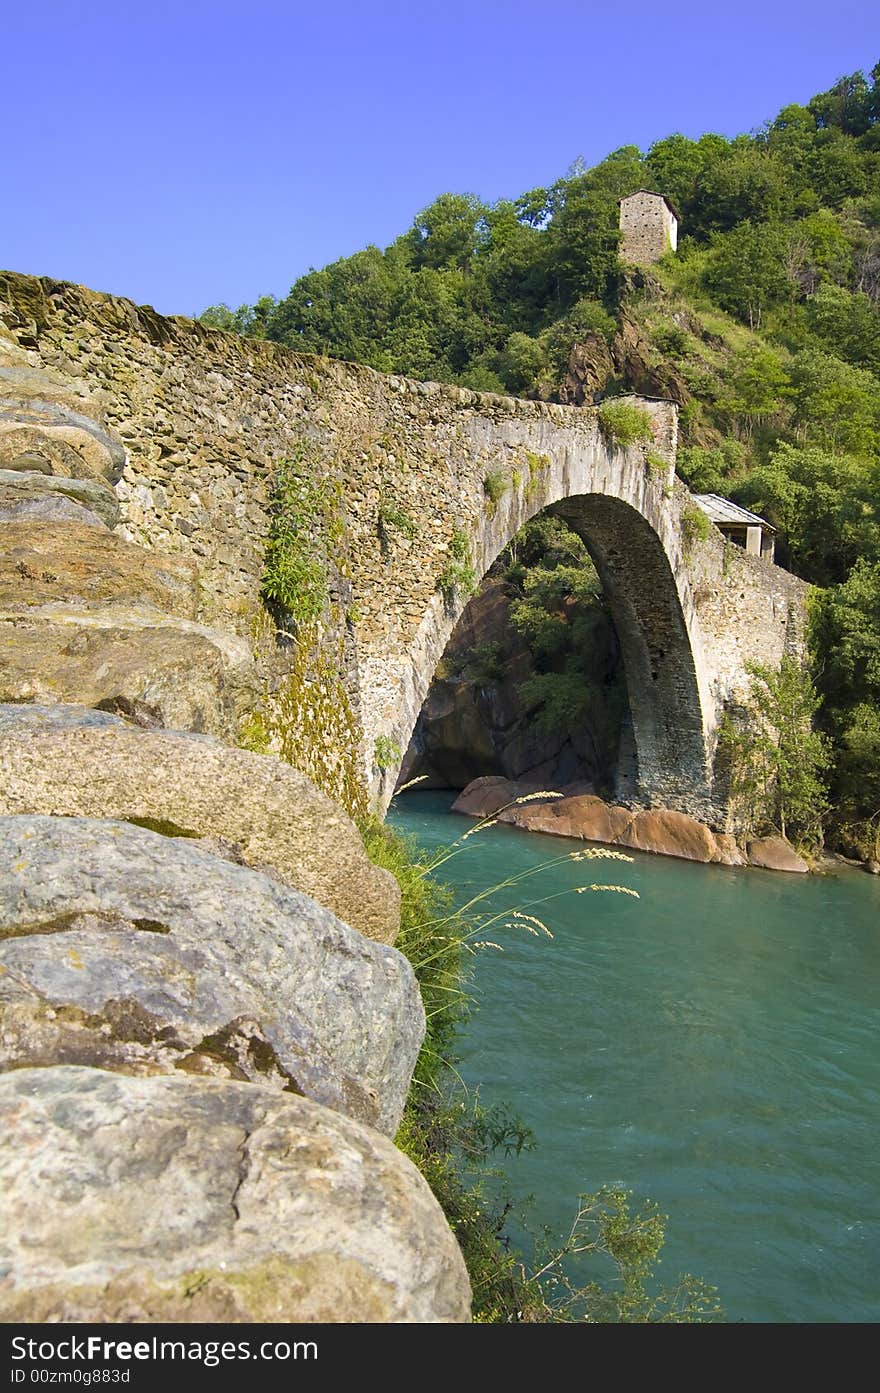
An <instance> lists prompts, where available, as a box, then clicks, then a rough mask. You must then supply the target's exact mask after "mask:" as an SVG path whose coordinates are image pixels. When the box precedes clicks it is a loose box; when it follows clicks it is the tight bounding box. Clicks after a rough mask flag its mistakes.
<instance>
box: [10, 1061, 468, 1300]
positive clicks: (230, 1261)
mask: <svg viewBox="0 0 880 1393" xmlns="http://www.w3.org/2000/svg"><path fill="white" fill-rule="evenodd" d="M0 1213H2V1221H0V1233H2V1237H0V1261H2V1266H3V1270H4V1280H3V1283H2V1285H0V1319H2V1320H4V1321H6V1322H21V1321H26V1322H30V1321H53V1322H68V1321H108V1322H113V1323H129V1322H132V1321H179V1322H182V1321H210V1322H217V1323H222V1324H226V1323H234V1322H243V1321H258V1322H265V1321H285V1322H286V1321H294V1322H296V1321H354V1322H363V1321H382V1322H404V1321H407V1322H408V1321H465V1320H467V1319H468V1317H469V1310H470V1288H469V1284H468V1278H467V1273H466V1271H465V1267H464V1263H463V1261H462V1258H461V1254H460V1253H459V1250H458V1246H457V1244H456V1242H455V1239H454V1238H453V1236H452V1233H451V1232H450V1229H449V1227H448V1225H447V1223H446V1220H445V1218H444V1216H443V1213H442V1210H441V1209H440V1206H439V1205H438V1203H437V1201H436V1200H435V1199H434V1196H433V1195H432V1194H431V1191H430V1190H429V1188H428V1186H427V1184H426V1183H425V1181H424V1180H423V1179H422V1177H421V1176H420V1175H419V1173H418V1171H417V1170H416V1169H415V1167H414V1166H413V1165H412V1164H411V1162H410V1161H408V1160H407V1159H406V1157H405V1156H403V1155H402V1154H401V1153H400V1152H399V1151H397V1149H396V1148H395V1147H394V1146H393V1144H392V1143H391V1142H390V1141H388V1140H387V1139H386V1138H385V1137H380V1136H379V1135H378V1134H377V1133H375V1132H372V1131H370V1130H369V1128H366V1127H364V1126H362V1125H361V1124H359V1123H356V1122H353V1121H352V1120H351V1119H350V1118H347V1117H342V1116H341V1115H340V1114H339V1113H334V1112H331V1111H329V1110H328V1109H327V1108H323V1107H321V1106H320V1105H319V1104H316V1103H313V1102H311V1101H309V1100H308V1099H305V1098H294V1097H289V1096H287V1095H283V1094H282V1095H279V1094H273V1093H270V1092H268V1091H267V1090H265V1089H262V1088H255V1087H253V1086H252V1085H248V1084H239V1083H215V1082H209V1081H206V1080H195V1079H193V1080H185V1079H181V1078H152V1079H133V1078H124V1077H122V1076H120V1075H116V1074H107V1073H103V1072H102V1071H100V1070H94V1069H78V1068H72V1069H70V1068H68V1069H25V1070H19V1071H17V1072H16V1073H14V1074H7V1075H6V1076H5V1077H4V1078H2V1079H0Z"/></svg>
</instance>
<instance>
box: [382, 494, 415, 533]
mask: <svg viewBox="0 0 880 1393" xmlns="http://www.w3.org/2000/svg"><path fill="white" fill-rule="evenodd" d="M391 529H394V530H395V531H397V532H399V533H400V534H401V535H402V536H403V537H406V538H407V540H408V541H412V539H413V538H414V537H415V535H416V533H417V532H418V528H417V527H416V524H415V522H414V521H413V519H412V518H411V517H410V515H409V513H408V512H407V511H406V509H405V508H401V506H400V504H399V503H395V502H394V500H393V499H392V498H383V499H382V501H381V503H380V504H379V535H380V536H381V537H382V538H383V539H384V540H387V539H388V535H389V530H391Z"/></svg>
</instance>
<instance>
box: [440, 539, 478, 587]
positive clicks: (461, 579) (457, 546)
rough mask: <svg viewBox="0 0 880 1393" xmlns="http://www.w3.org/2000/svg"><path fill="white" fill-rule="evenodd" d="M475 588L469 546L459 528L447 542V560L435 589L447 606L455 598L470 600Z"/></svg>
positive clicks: (475, 579) (475, 576) (474, 574)
mask: <svg viewBox="0 0 880 1393" xmlns="http://www.w3.org/2000/svg"><path fill="white" fill-rule="evenodd" d="M476 588H477V573H476V571H475V569H474V563H473V558H472V556H471V544H470V542H469V541H468V538H467V533H466V532H462V531H461V529H460V528H456V530H455V531H454V532H453V534H452V538H451V540H450V542H449V560H448V561H447V563H446V565H445V566H444V567H443V570H442V571H441V572H440V574H439V576H438V577H437V589H438V590H439V591H440V593H441V594H442V596H443V598H444V600H445V601H446V603H447V604H448V605H451V604H452V603H453V601H454V600H455V598H456V596H458V597H459V598H460V599H463V600H467V599H470V597H471V595H473V593H474V591H475V590H476Z"/></svg>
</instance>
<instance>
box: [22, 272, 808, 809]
mask: <svg viewBox="0 0 880 1393" xmlns="http://www.w3.org/2000/svg"><path fill="white" fill-rule="evenodd" d="M0 325H2V326H5V333H6V335H7V337H9V338H10V339H12V340H14V341H15V343H16V344H17V345H18V346H19V347H20V348H23V349H25V350H26V351H27V353H28V355H29V358H30V360H31V362H32V363H33V364H34V366H35V367H37V366H38V367H41V368H45V369H48V370H49V371H50V372H52V373H54V374H56V375H57V376H58V378H59V379H60V380H63V381H64V382H65V383H68V384H70V385H71V386H72V387H73V389H74V390H75V391H82V392H83V393H87V394H88V396H89V398H90V400H91V401H92V403H93V404H94V405H95V406H97V407H98V408H99V409H100V411H101V413H102V414H103V417H104V419H105V420H106V422H107V424H108V426H109V427H110V429H111V430H112V431H113V432H114V433H115V434H116V436H117V437H118V438H119V439H120V440H121V441H122V442H123V443H124V445H125V449H126V465H125V469H124V471H123V474H122V477H121V479H120V480H119V482H118V484H117V485H116V492H117V495H118V498H119V502H120V507H121V518H122V521H121V524H120V526H121V529H122V531H123V533H124V535H125V536H127V537H128V538H129V539H130V540H132V541H134V542H137V543H138V544H139V545H141V546H143V547H145V548H147V549H149V550H151V551H154V552H157V553H160V554H168V555H172V556H184V557H188V558H190V559H193V560H195V562H196V563H197V565H198V569H199V575H200V592H199V593H200V599H199V604H200V611H201V612H200V614H199V616H198V617H199V619H200V620H201V621H203V622H204V623H206V624H213V625H215V626H218V627H223V626H225V627H226V628H229V629H231V630H234V631H235V632H236V633H237V634H238V635H239V636H241V637H242V638H245V639H246V640H247V641H248V642H250V643H251V644H252V645H253V649H254V657H255V663H256V666H257V669H258V671H259V672H260V674H261V680H262V682H263V685H264V689H265V691H266V692H267V694H268V696H269V698H270V699H271V698H273V697H274V696H277V694H278V693H279V691H281V690H282V689H283V685H284V682H285V680H286V673H287V670H288V669H292V668H293V667H294V666H295V658H294V656H293V654H292V653H291V651H290V649H289V647H288V648H285V646H284V645H283V644H282V645H281V647H280V648H279V646H278V645H277V644H276V643H275V642H274V641H271V642H270V641H269V640H268V639H267V636H266V629H265V622H264V621H265V616H264V611H263V609H262V606H261V604H260V598H259V592H260V584H261V577H262V573H263V564H264V555H265V548H266V541H267V536H268V531H269V516H270V513H269V509H270V503H271V480H272V474H273V469H274V467H275V465H276V464H277V462H278V461H279V460H280V459H283V458H285V457H287V456H289V455H291V454H292V453H294V452H296V450H297V449H299V448H302V447H303V445H305V447H306V448H307V450H308V452H309V456H308V457H309V459H310V461H311V467H313V468H314V470H315V471H316V472H318V473H322V474H325V475H326V476H327V477H329V478H331V479H332V480H334V481H335V482H336V484H337V486H338V495H339V510H340V514H341V520H342V522H343V523H344V533H343V536H342V537H341V539H340V540H339V542H338V543H337V544H336V548H335V553H334V566H333V572H332V574H331V577H330V596H331V600H332V603H331V604H330V605H328V608H327V610H326V612H325V615H324V617H323V622H322V625H321V626H320V633H319V639H320V641H321V642H322V643H323V645H324V647H325V648H326V649H327V651H332V652H333V654H334V661H335V662H336V663H337V665H338V668H339V671H340V674H341V681H342V683H343V685H344V690H345V695H346V699H347V700H348V702H349V703H350V706H351V710H352V712H353V718H354V725H353V729H354V730H355V732H356V735H355V739H356V743H357V750H356V752H355V754H356V760H357V764H358V769H359V774H360V778H361V779H362V781H363V783H364V784H365V785H366V786H367V787H368V788H369V791H370V794H371V796H372V798H373V800H374V801H375V802H376V803H378V804H379V805H380V806H383V805H384V804H385V802H387V798H388V796H389V795H390V791H391V788H392V786H393V780H394V776H395V772H396V770H395V768H394V759H393V758H391V759H390V760H389V758H388V756H387V754H386V756H385V758H384V759H381V760H380V759H377V756H376V742H377V740H379V738H380V737H384V742H385V749H386V751H388V750H392V751H393V750H394V749H397V750H399V751H401V752H402V750H403V749H405V747H406V743H407V740H408V738H409V732H410V730H411V729H412V725H413V723H414V721H415V719H416V716H417V715H418V711H419V708H420V706H421V702H422V700H423V699H424V695H425V693H426V691H427V687H428V685H429V683H430V680H431V677H432V675H433V671H434V668H435V666H436V663H437V661H438V659H439V658H440V656H441V654H442V651H443V648H444V647H445V644H446V641H447V639H448V637H449V634H450V633H451V631H452V628H453V626H454V622H455V620H456V618H457V617H458V615H459V614H460V613H461V610H462V608H463V606H464V603H465V599H466V596H465V595H464V594H463V593H461V589H460V590H459V592H458V593H457V594H456V595H455V596H453V597H452V599H451V600H450V599H449V597H448V596H447V597H446V598H444V596H443V594H442V593H441V591H440V589H439V588H438V581H439V578H440V576H441V574H442V573H443V571H444V569H445V568H446V567H448V565H449V562H450V557H451V552H450V546H451V545H453V546H454V540H453V539H454V537H455V534H457V533H461V534H463V535H464V536H465V537H466V538H467V545H468V551H469V562H470V564H471V566H472V567H473V571H474V574H475V576H477V577H479V575H481V574H482V573H483V572H484V571H485V570H486V569H487V568H488V566H489V565H490V564H491V562H492V561H493V560H494V558H495V556H496V555H497V554H498V553H499V552H500V551H501V550H502V549H503V547H504V546H505V545H506V544H507V543H508V541H509V540H510V539H511V537H512V536H513V534H514V533H515V532H516V530H517V528H518V527H519V526H520V525H521V524H522V523H523V522H524V521H526V519H527V518H529V517H531V516H533V515H535V514H536V513H538V512H540V511H541V510H542V509H543V508H545V507H548V506H555V505H560V504H561V505H564V504H565V500H567V499H570V498H571V497H572V496H575V497H578V496H583V497H586V498H589V496H592V495H596V496H599V495H601V496H602V497H604V498H613V499H615V500H617V501H618V502H619V503H620V504H621V505H622V506H621V507H620V509H619V510H618V511H617V512H616V513H614V512H612V513H611V515H610V516H611V521H610V522H609V523H606V524H605V526H604V530H603V529H601V528H600V529H599V530H600V532H601V536H599V535H598V534H597V536H596V537H594V538H593V539H592V540H594V541H598V543H600V544H601V547H604V548H605V549H606V551H608V554H609V562H608V564H609V575H610V577H611V580H612V583H613V580H614V557H615V555H616V553H617V550H618V548H616V547H615V545H614V538H613V536H612V535H611V534H612V533H613V531H614V529H615V528H619V529H622V530H624V531H625V530H626V529H627V527H628V526H629V521H630V520H631V519H632V512H628V511H627V510H628V509H629V510H633V511H634V512H635V513H636V514H638V515H639V516H640V517H641V518H642V519H644V520H646V522H647V524H648V529H649V531H650V533H651V534H652V535H653V536H654V537H655V538H657V539H659V543H660V547H661V548H662V552H663V554H664V556H665V558H666V562H667V563H668V570H669V575H670V577H671V580H672V582H673V584H672V586H671V587H670V586H667V587H666V590H667V592H668V593H658V592H657V588H656V584H655V579H656V577H655V576H654V575H653V573H651V574H649V575H646V578H645V585H644V587H643V589H644V593H643V594H641V596H639V597H638V598H639V604H640V605H641V607H642V608H641V613H640V616H639V618H640V619H641V621H643V622H644V621H646V619H649V618H650V616H648V615H646V613H645V607H646V606H647V607H649V608H650V607H651V606H655V607H656V606H659V607H660V608H661V609H664V610H665V609H669V607H670V605H671V606H672V608H673V609H675V608H676V606H677V607H679V608H680V613H681V617H682V619H683V623H684V626H685V630H686V634H687V638H688V642H689V649H690V655H691V658H692V663H693V671H692V672H690V671H689V672H687V673H685V674H684V676H683V677H681V674H679V675H678V676H677V677H675V680H674V681H672V680H671V685H670V687H669V692H670V693H671V694H674V691H675V682H678V681H679V680H681V681H682V682H684V685H685V686H687V685H688V684H690V685H691V686H692V687H693V688H694V690H696V692H697V693H698V694H699V712H698V713H697V715H698V718H699V721H700V723H701V726H702V730H701V738H702V740H703V751H704V756H705V758H704V762H703V768H702V770H700V769H698V768H696V767H694V768H692V769H691V770H689V771H687V773H686V777H685V778H684V780H683V781H682V778H681V772H682V771H681V769H680V768H679V769H678V770H677V771H676V773H675V778H674V779H673V784H675V787H673V786H672V785H670V784H669V780H668V779H666V778H665V775H664V773H663V771H662V770H661V768H660V765H661V764H662V761H663V752H662V751H661V750H660V749H655V750H654V751H653V753H650V754H649V756H647V757H646V759H645V760H643V763H644V768H643V771H642V772H643V784H644V794H645V796H646V799H647V800H648V801H651V800H653V801H657V802H659V801H663V799H664V796H665V799H666V801H668V802H671V803H672V804H673V805H674V806H680V807H685V808H689V809H690V810H693V811H696V812H697V813H698V815H699V813H702V814H703V815H706V812H707V807H708V804H709V803H711V790H710V788H709V783H710V782H711V776H710V772H709V770H710V766H711V752H712V737H713V733H714V728H715V725H716V723H717V718H718V713H719V711H720V709H721V707H722V706H723V704H724V702H725V701H728V700H730V699H735V697H736V695H737V693H739V692H741V691H742V690H743V689H744V684H745V663H746V661H747V660H749V659H753V660H757V661H764V662H770V663H773V662H778V660H779V657H780V656H781V654H782V652H783V651H785V649H786V647H787V646H788V647H792V646H794V647H797V646H798V645H799V644H800V642H801V641H802V640H801V633H802V613H803V594H804V588H803V586H801V584H800V583H799V582H797V581H796V580H794V578H792V577H790V576H787V575H786V573H785V572H783V571H781V570H780V569H779V568H777V567H774V566H769V565H767V563H765V562H762V561H760V560H759V559H757V558H752V557H747V556H746V555H745V553H742V552H740V551H739V550H738V549H736V548H733V547H731V546H730V545H729V544H724V543H723V541H722V539H721V537H720V534H718V535H714V534H713V536H712V537H711V538H710V539H709V541H708V542H703V543H699V544H697V545H696V546H694V547H693V548H692V550H691V551H690V553H689V554H685V552H686V548H685V547H684V545H683V538H682V529H681V513H682V510H683V509H684V508H686V507H687V506H688V503H687V492H686V490H685V489H684V488H683V487H682V486H681V485H680V484H677V483H674V482H673V461H674V453H675V448H676V417H675V409H674V408H673V407H671V406H670V405H669V404H667V403H658V402H644V403H642V404H643V406H644V407H645V409H646V410H647V411H648V412H649V413H650V414H651V416H652V418H653V421H654V429H655V437H656V440H655V446H656V451H657V453H658V454H659V455H660V456H662V457H663V458H664V459H665V461H666V469H665V470H658V469H657V468H656V467H655V468H654V469H653V470H651V469H649V468H647V467H646V465H645V462H644V458H643V455H642V454H641V453H640V452H639V451H638V450H627V451H625V450H619V449H613V448H609V447H608V446H606V443H605V441H604V440H603V439H602V436H601V433H600V431H599V427H598V421H597V418H596V414H595V412H594V411H591V410H581V409H578V408H572V407H562V406H557V405H553V404H546V403H539V402H525V401H520V400H515V399H512V398H505V397H498V396H494V395H491V394H477V393H474V392H471V391H468V390H467V389H460V388H458V387H454V386H446V385H439V384H436V383H417V382H412V381H409V380H407V379H404V378H400V377H394V376H383V375H381V374H379V373H376V372H373V371H372V370H370V369H367V368H364V367H360V366H357V365H352V364H348V363H339V362H335V361H332V360H328V359H322V358H315V357H306V356H300V355H297V354H296V353H294V352H292V351H290V350H288V349H285V348H282V347H280V346H277V345H273V344H268V343H256V342H253V341H250V340H244V339H241V338H238V337H237V336H234V335H230V334H224V333H221V332H219V331H215V330H208V329H205V328H204V327H203V326H201V325H199V324H198V323H194V322H192V321H189V320H185V319H180V318H170V319H169V318H164V317H162V316H159V315H158V314H156V313H155V311H153V310H152V309H150V308H148V307H147V308H144V307H137V306H135V305H133V304H132V303H131V302H129V301H126V300H122V299H118V298H115V297H111V296H105V295H101V294H98V293H96V292H92V291H88V290H85V289H83V288H82V287H78V286H73V285H69V284H66V283H62V282H55V281H50V280H47V279H42V280H37V279H34V278H30V277H23V276H15V275H3V276H0ZM493 475H495V476H503V479H504V480H505V488H504V491H503V493H502V494H501V497H500V498H498V500H497V502H495V503H493V502H492V500H491V498H490V497H489V495H488V493H487V486H486V480H487V479H489V478H490V477H491V476H493ZM587 531H588V533H589V527H588V528H587ZM623 550H625V548H623ZM656 559H657V558H655V562H656ZM660 563H661V568H662V557H661V558H660ZM627 564H628V570H627V574H626V576H625V577H622V579H623V580H624V581H626V583H627V584H630V586H632V584H633V580H634V574H635V571H636V569H637V565H638V563H637V560H636V561H633V562H628V563H627ZM600 569H601V568H600ZM646 571H650V568H646ZM619 579H620V577H619ZM663 622H664V623H665V622H666V619H665V618H664V619H663ZM661 657H662V654H661ZM645 661H646V663H647V664H648V666H650V662H651V661H652V660H651V658H650V655H648V657H646V660H645ZM630 680H631V681H632V675H630ZM646 680H647V678H646ZM308 687H309V682H308V681H307V682H306V683H305V692H306V695H305V696H304V695H303V690H302V689H301V690H300V693H299V696H298V700H304V699H306V697H307V694H308V692H307V689H308ZM674 704H675V702H674V695H670V697H669V699H668V701H667V705H674ZM685 715H686V718H687V719H686V722H685V724H687V722H690V725H691V726H692V725H693V723H694V720H695V719H697V717H695V715H694V713H693V712H687V713H685ZM669 720H670V721H671V723H672V725H673V726H674V725H675V720H676V713H675V712H674V711H670V712H669ZM693 734H694V732H693V731H690V735H691V736H692V735H693ZM305 738H306V736H305V735H303V739H305ZM690 748H691V755H692V754H693V740H691V746H690ZM288 753H290V751H288ZM293 757H294V762H297V761H296V741H295V740H294V742H293ZM380 763H382V764H385V765H386V766H388V767H386V768H384V769H383V768H380V767H379V764H380ZM304 767H306V768H307V772H310V773H312V774H314V772H315V767H314V762H312V764H309V762H308V760H305V761H304ZM676 779H677V780H678V782H677V783H676ZM688 790H691V791H692V792H689V791H688ZM707 800H708V801H707ZM715 820H716V821H717V810H716V818H715Z"/></svg>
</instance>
